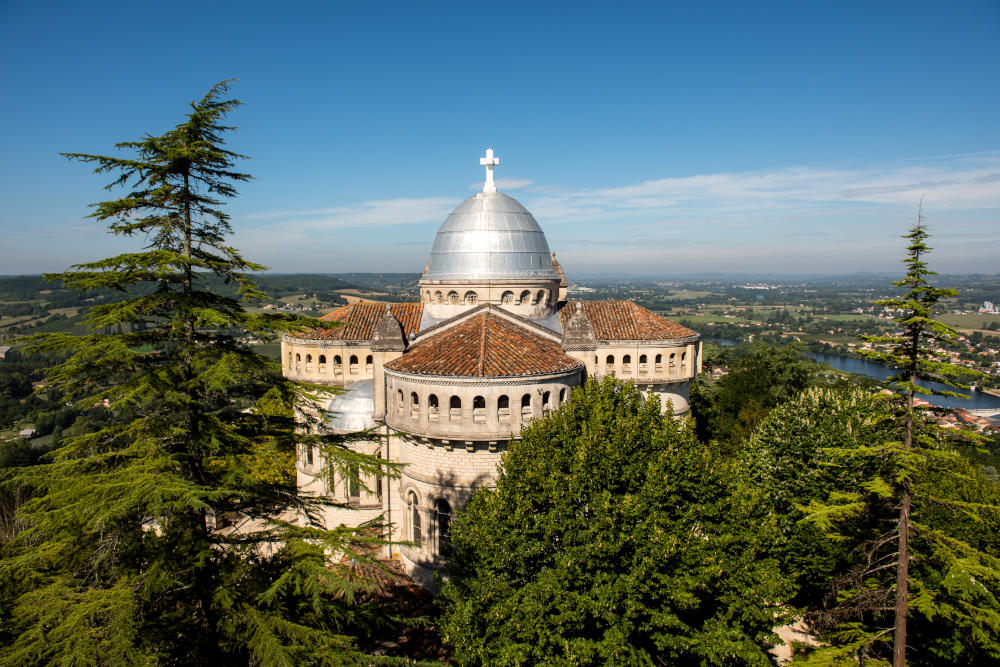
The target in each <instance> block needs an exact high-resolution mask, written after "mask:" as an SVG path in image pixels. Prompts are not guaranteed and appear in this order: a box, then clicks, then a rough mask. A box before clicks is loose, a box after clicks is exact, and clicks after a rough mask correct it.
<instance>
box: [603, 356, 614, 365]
mask: <svg viewBox="0 0 1000 667" xmlns="http://www.w3.org/2000/svg"><path fill="white" fill-rule="evenodd" d="M604 363H605V364H607V365H608V366H614V365H615V355H613V354H609V355H608V358H607V359H605V360H604Z"/></svg>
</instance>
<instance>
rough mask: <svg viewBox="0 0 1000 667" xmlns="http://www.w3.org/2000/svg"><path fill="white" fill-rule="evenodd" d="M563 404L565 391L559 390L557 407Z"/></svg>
mask: <svg viewBox="0 0 1000 667" xmlns="http://www.w3.org/2000/svg"><path fill="white" fill-rule="evenodd" d="M565 402H566V390H565V389H560V390H559V405H562V404H563V403H565Z"/></svg>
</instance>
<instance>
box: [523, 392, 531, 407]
mask: <svg viewBox="0 0 1000 667" xmlns="http://www.w3.org/2000/svg"><path fill="white" fill-rule="evenodd" d="M521 407H522V408H530V407H531V394H525V395H524V396H522V397H521Z"/></svg>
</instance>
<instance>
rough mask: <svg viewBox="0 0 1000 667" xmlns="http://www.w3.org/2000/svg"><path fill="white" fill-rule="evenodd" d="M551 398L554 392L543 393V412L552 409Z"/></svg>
mask: <svg viewBox="0 0 1000 667" xmlns="http://www.w3.org/2000/svg"><path fill="white" fill-rule="evenodd" d="M551 400H552V392H549V391H547V392H545V393H544V394H542V411H543V412H548V411H549V410H551V409H552V403H551Z"/></svg>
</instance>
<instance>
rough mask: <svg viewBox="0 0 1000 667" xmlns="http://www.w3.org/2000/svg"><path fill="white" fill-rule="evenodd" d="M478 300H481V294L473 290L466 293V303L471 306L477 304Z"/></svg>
mask: <svg viewBox="0 0 1000 667" xmlns="http://www.w3.org/2000/svg"><path fill="white" fill-rule="evenodd" d="M478 300H479V295H478V294H476V293H475V292H473V291H472V290H469V291H468V292H466V293H465V303H467V304H469V305H470V306H471V305H473V304H475V303H476V301H478Z"/></svg>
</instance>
